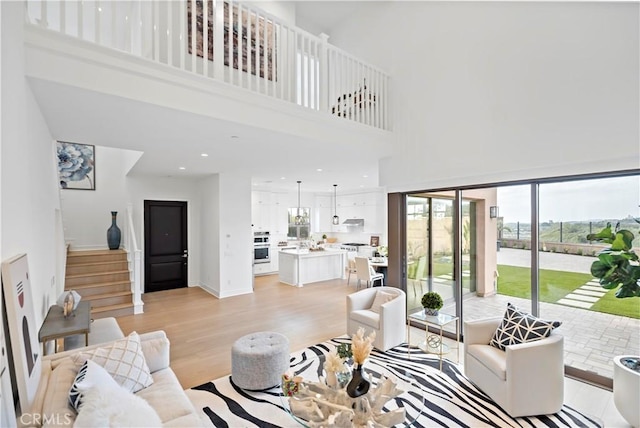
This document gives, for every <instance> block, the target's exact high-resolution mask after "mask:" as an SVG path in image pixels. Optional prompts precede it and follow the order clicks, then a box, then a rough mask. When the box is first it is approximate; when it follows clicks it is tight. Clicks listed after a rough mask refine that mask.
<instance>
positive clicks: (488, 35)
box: [331, 2, 640, 191]
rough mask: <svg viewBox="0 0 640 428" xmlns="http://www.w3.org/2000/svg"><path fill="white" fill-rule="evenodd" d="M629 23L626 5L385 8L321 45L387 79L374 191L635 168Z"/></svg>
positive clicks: (633, 10) (634, 78)
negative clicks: (386, 152) (386, 128)
mask: <svg viewBox="0 0 640 428" xmlns="http://www.w3.org/2000/svg"><path fill="white" fill-rule="evenodd" d="M638 20H639V5H638V3H637V2H600V3H598V2H389V3H385V4H384V5H382V6H380V7H375V8H371V9H370V10H369V13H368V15H367V16H366V17H362V16H361V17H360V19H350V20H345V21H344V26H343V28H341V30H340V31H335V32H334V33H332V34H331V40H332V42H333V43H334V44H336V45H338V46H340V47H342V48H343V49H345V50H347V51H348V52H354V53H357V55H358V56H359V57H361V58H365V59H366V60H368V61H371V62H373V63H375V64H378V65H380V66H381V67H383V68H384V69H386V70H388V71H389V72H390V73H391V75H392V76H393V84H392V90H391V93H392V94H393V108H392V111H393V112H394V130H395V137H396V145H395V150H394V153H393V156H392V158H390V159H387V160H385V161H384V162H382V164H381V181H380V183H381V185H386V186H387V187H388V190H389V191H396V190H414V189H423V188H436V187H440V186H453V185H458V184H476V183H483V182H492V181H503V180H512V179H523V178H531V177H544V176H556V175H567V174H577V173H588V172H597V171H609V170H621V169H629V168H638V166H639V165H640V145H639V144H638V142H639V141H640V131H639V126H640V125H639V120H638V117H639V113H640V112H639V104H640V103H639V96H640V95H639V93H640V91H639V79H638V75H639V74H640V71H639V63H640V61H639V55H640V54H639V52H640V43H639V37H640V36H639V34H640V29H639V25H638ZM416 35H419V36H418V37H416Z"/></svg>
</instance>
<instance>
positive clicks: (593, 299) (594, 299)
mask: <svg viewBox="0 0 640 428" xmlns="http://www.w3.org/2000/svg"><path fill="white" fill-rule="evenodd" d="M564 297H565V299H573V300H580V301H582V302H591V303H595V302H597V301H598V300H600V298H599V297H593V296H582V295H580V294H574V293H569V294H567V295H566V296H564ZM563 300H564V299H563Z"/></svg>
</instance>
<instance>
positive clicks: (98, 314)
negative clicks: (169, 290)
mask: <svg viewBox="0 0 640 428" xmlns="http://www.w3.org/2000/svg"><path fill="white" fill-rule="evenodd" d="M129 278H130V277H129V263H128V261H127V252H126V251H124V250H92V251H69V252H68V253H67V271H66V277H65V285H64V288H65V290H75V291H76V292H77V293H78V294H80V296H82V300H88V301H89V302H91V318H93V319H98V318H106V317H121V316H125V315H133V298H132V293H131V282H130V279H129Z"/></svg>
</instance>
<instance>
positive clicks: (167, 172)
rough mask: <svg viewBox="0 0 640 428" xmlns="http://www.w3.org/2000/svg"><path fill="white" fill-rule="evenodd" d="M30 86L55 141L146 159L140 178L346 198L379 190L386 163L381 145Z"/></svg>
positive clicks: (48, 85)
mask: <svg viewBox="0 0 640 428" xmlns="http://www.w3.org/2000/svg"><path fill="white" fill-rule="evenodd" d="M29 81H30V84H31V87H32V89H33V92H34V94H35V95H36V99H37V100H38V104H39V106H40V109H41V111H42V113H43V115H44V117H45V119H46V121H47V124H48V125H49V129H50V131H51V133H52V135H53V137H54V139H56V140H60V141H72V142H78V143H85V144H95V145H98V146H105V147H114V148H121V149H127V150H135V151H139V152H143V156H142V157H141V158H140V160H139V161H138V163H137V164H136V165H135V166H134V168H133V169H132V171H131V174H132V175H144V176H161V177H167V176H171V177H203V176H207V175H210V174H213V173H220V172H229V171H246V172H247V173H248V174H250V175H251V177H252V183H253V184H254V188H256V189H260V188H271V189H286V190H295V189H296V188H297V184H296V181H297V180H301V181H302V182H303V183H304V184H303V186H302V187H303V190H304V191H314V192H333V184H338V186H339V187H338V189H339V190H341V191H344V190H354V189H359V188H375V187H377V186H378V160H379V159H380V158H381V157H383V156H384V155H385V150H384V148H383V147H381V146H380V145H375V144H371V147H370V149H368V150H362V149H361V147H359V146H354V145H349V144H343V143H342V142H341V141H333V140H332V141H326V140H320V139H315V138H312V137H313V136H309V138H300V137H299V136H295V135H291V134H290V133H285V132H274V131H271V130H267V129H259V128H255V127H252V126H249V125H246V124H239V123H236V122H229V121H224V120H217V119H214V118H212V117H209V116H201V115H197V114H193V113H188V112H184V111H180V110H176V109H170V108H166V107H162V106H157V105H153V104H149V103H144V102H138V101H135V100H131V99H126V98H122V97H118V96H112V95H108V94H104V93H99V92H96V91H88V90H84V89H81V88H76V87H71V86H67V85H62V84H57V83H54V82H50V81H43V80H40V79H34V78H31V79H29ZM60 100H64V103H61V102H60ZM69 106H74V107H73V108H71V107H69ZM283 127H286V124H283ZM202 154H207V155H208V156H206V157H204V156H202ZM319 170H321V171H319Z"/></svg>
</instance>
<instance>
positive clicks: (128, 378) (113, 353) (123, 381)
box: [71, 331, 153, 392]
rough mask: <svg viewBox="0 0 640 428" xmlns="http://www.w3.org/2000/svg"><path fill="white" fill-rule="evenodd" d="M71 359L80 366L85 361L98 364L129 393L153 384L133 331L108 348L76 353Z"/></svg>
mask: <svg viewBox="0 0 640 428" xmlns="http://www.w3.org/2000/svg"><path fill="white" fill-rule="evenodd" d="M71 359H72V360H73V362H75V363H76V364H77V365H82V364H84V362H85V361H87V360H92V361H94V362H96V363H98V364H99V365H101V366H102V367H104V368H105V369H106V370H107V372H109V374H110V375H111V376H112V377H113V379H114V380H115V381H116V382H117V383H118V385H120V386H122V387H124V388H126V389H128V390H129V391H131V392H137V391H139V390H141V389H143V388H146V387H148V386H149V385H151V384H152V383H153V378H152V377H151V373H150V372H149V366H147V362H146V360H145V358H144V354H143V353H142V345H141V344H140V336H138V333H136V332H135V331H134V332H133V333H131V334H130V335H129V336H127V337H125V338H124V339H119V340H116V341H114V342H112V343H110V344H109V345H108V346H105V347H100V348H96V349H92V350H90V351H84V352H78V353H77V354H75V355H73V356H72V357H71Z"/></svg>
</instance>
